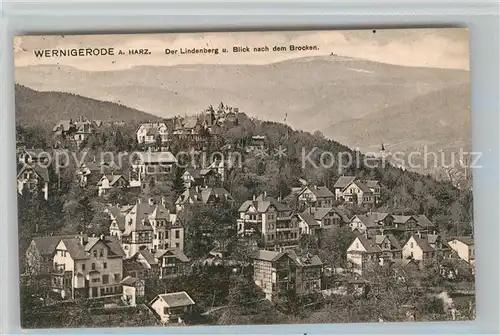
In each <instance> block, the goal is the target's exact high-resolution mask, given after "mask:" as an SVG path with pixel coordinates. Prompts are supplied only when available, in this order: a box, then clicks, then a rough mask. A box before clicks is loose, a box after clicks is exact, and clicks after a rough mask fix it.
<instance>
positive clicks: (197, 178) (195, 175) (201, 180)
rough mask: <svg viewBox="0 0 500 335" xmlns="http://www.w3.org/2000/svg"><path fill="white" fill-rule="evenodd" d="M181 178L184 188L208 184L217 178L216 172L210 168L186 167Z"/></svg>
mask: <svg viewBox="0 0 500 335" xmlns="http://www.w3.org/2000/svg"><path fill="white" fill-rule="evenodd" d="M181 178H182V180H183V181H184V186H185V187H186V188H191V187H195V186H209V185H213V183H214V182H215V181H216V180H217V173H216V172H215V170H212V169H186V171H184V173H183V174H182V177H181Z"/></svg>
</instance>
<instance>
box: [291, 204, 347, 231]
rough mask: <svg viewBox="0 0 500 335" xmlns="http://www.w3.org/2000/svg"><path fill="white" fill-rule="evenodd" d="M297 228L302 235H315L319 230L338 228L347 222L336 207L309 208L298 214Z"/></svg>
mask: <svg viewBox="0 0 500 335" xmlns="http://www.w3.org/2000/svg"><path fill="white" fill-rule="evenodd" d="M297 217H298V219H299V228H300V233H301V234H302V235H304V234H306V235H316V234H318V233H319V231H320V230H321V229H328V228H333V227H340V226H341V225H342V224H343V223H346V222H348V219H347V218H346V217H345V215H344V214H343V213H342V212H341V211H340V210H339V209H337V208H336V207H321V208H316V209H315V208H313V207H309V208H306V210H305V211H304V212H302V213H298V214H297Z"/></svg>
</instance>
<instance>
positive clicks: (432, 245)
mask: <svg viewBox="0 0 500 335" xmlns="http://www.w3.org/2000/svg"><path fill="white" fill-rule="evenodd" d="M450 254H451V249H450V247H449V245H448V244H447V243H446V242H444V241H443V239H442V237H441V236H440V235H436V234H422V233H421V232H417V233H416V234H415V235H412V236H411V237H410V238H409V239H408V241H407V242H406V243H405V245H404V246H403V258H404V259H412V260H415V261H420V262H426V261H431V260H434V259H443V258H445V257H449V255H450Z"/></svg>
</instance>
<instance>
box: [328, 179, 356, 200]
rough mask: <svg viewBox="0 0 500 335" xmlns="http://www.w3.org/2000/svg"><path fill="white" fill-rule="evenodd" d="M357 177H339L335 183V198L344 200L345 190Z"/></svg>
mask: <svg viewBox="0 0 500 335" xmlns="http://www.w3.org/2000/svg"><path fill="white" fill-rule="evenodd" d="M355 179H356V177H354V176H340V177H339V179H337V181H336V182H335V184H334V185H333V192H334V193H335V200H343V199H344V194H343V192H342V191H343V190H344V189H345V188H346V187H347V186H348V185H349V184H350V183H352V182H353V181H354V180H355Z"/></svg>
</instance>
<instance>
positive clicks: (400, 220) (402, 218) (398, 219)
mask: <svg viewBox="0 0 500 335" xmlns="http://www.w3.org/2000/svg"><path fill="white" fill-rule="evenodd" d="M392 217H393V218H394V223H397V224H405V223H407V222H408V220H410V219H411V218H412V216H411V215H392Z"/></svg>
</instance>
